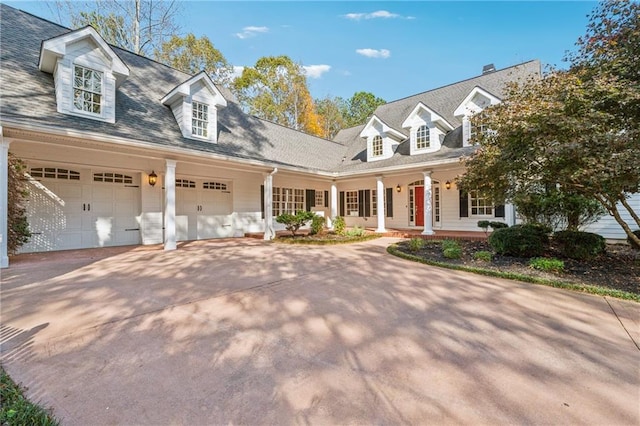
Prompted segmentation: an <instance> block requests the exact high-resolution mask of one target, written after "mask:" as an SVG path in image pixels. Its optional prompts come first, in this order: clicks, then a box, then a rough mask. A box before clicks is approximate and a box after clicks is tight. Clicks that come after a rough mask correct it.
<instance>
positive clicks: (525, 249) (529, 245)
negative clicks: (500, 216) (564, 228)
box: [489, 224, 549, 257]
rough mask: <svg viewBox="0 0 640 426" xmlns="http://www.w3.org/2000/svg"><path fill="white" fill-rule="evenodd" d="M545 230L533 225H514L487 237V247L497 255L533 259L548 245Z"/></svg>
mask: <svg viewBox="0 0 640 426" xmlns="http://www.w3.org/2000/svg"><path fill="white" fill-rule="evenodd" d="M547 234H548V232H547V229H546V228H545V227H543V226H539V225H535V224H524V225H514V226H512V227H510V228H500V229H496V230H495V231H494V232H493V233H492V234H491V235H490V236H489V245H490V246H491V248H492V249H493V250H494V251H495V252H496V253H498V254H503V255H506V256H516V257H535V256H540V255H542V253H544V251H545V249H546V247H547V246H548V245H549V236H548V235H547Z"/></svg>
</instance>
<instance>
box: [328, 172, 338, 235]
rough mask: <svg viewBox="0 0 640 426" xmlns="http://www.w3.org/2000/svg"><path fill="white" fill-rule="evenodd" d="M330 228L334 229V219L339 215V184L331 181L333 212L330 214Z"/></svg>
mask: <svg viewBox="0 0 640 426" xmlns="http://www.w3.org/2000/svg"><path fill="white" fill-rule="evenodd" d="M329 216H330V217H329V228H330V229H333V221H334V219H335V218H336V217H338V185H337V184H336V183H335V182H332V183H331V214H330V215H329Z"/></svg>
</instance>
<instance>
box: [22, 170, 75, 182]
mask: <svg viewBox="0 0 640 426" xmlns="http://www.w3.org/2000/svg"><path fill="white" fill-rule="evenodd" d="M29 174H30V175H31V177H33V178H50V179H67V180H80V173H79V172H76V171H73V170H67V169H57V168H55V167H35V168H34V167H32V168H31V170H30V171H29Z"/></svg>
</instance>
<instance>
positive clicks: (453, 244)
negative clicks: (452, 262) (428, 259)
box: [440, 240, 460, 251]
mask: <svg viewBox="0 0 640 426" xmlns="http://www.w3.org/2000/svg"><path fill="white" fill-rule="evenodd" d="M440 245H441V246H442V250H443V251H444V250H446V249H448V248H454V249H459V248H460V243H458V242H457V241H456V240H443V241H442V243H440Z"/></svg>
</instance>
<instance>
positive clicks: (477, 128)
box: [469, 122, 489, 142]
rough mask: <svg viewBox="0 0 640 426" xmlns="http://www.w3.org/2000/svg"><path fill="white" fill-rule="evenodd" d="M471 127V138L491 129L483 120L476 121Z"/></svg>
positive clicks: (484, 133)
mask: <svg viewBox="0 0 640 426" xmlns="http://www.w3.org/2000/svg"><path fill="white" fill-rule="evenodd" d="M470 127H471V129H470V132H469V139H473V138H478V137H479V136H480V135H486V134H487V131H488V130H489V129H488V128H487V126H486V125H485V124H484V123H483V122H480V123H478V122H476V125H473V124H470ZM476 142H477V140H476Z"/></svg>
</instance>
